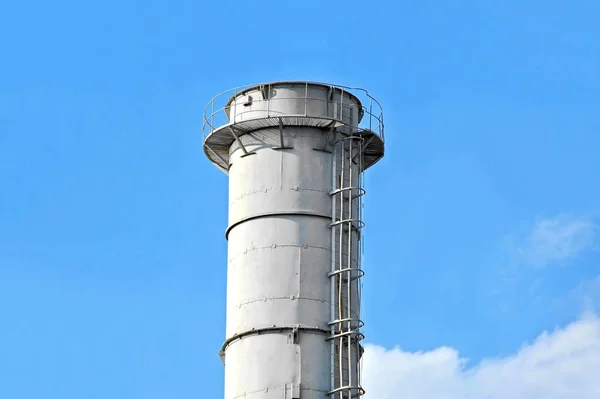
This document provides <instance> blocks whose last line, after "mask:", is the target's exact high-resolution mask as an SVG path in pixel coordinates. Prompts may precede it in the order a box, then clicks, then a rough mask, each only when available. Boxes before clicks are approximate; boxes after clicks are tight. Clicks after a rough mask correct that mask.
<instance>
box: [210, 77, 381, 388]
mask: <svg viewBox="0 0 600 399" xmlns="http://www.w3.org/2000/svg"><path fill="white" fill-rule="evenodd" d="M203 134H204V152H205V153H206V156H208V158H209V159H210V160H211V162H213V163H214V164H215V165H216V166H217V167H218V168H219V169H221V170H222V171H224V172H225V173H227V174H228V175H229V223H228V226H227V229H226V232H225V236H226V238H227V239H228V263H227V327H226V331H227V332H226V340H225V343H224V344H223V346H222V348H221V351H220V356H221V359H222V360H223V363H224V364H225V399H240V398H245V399H299V398H302V399H325V398H328V399H350V398H358V397H360V396H361V395H363V394H364V390H363V388H362V386H361V376H360V358H361V355H362V352H363V348H362V346H361V344H360V341H361V339H362V338H364V336H363V334H362V327H363V322H362V321H361V319H360V302H361V277H362V276H363V274H364V273H363V271H362V269H361V245H360V243H361V229H362V227H363V226H364V224H363V221H362V218H361V217H362V199H363V195H364V194H365V190H364V188H363V178H362V176H363V172H364V171H365V170H366V169H367V168H369V167H370V166H371V165H373V164H375V163H376V162H377V161H379V160H380V159H381V158H382V157H383V154H384V142H383V114H382V110H381V107H380V106H379V103H378V102H377V101H376V100H375V99H373V98H372V97H371V96H370V95H369V94H368V93H367V92H366V91H365V90H362V89H354V88H349V87H344V86H335V85H330V84H324V83H313V82H275V83H267V84H261V85H254V86H245V87H241V88H236V89H232V90H229V91H227V92H224V93H221V94H219V95H217V96H216V97H214V98H213V99H212V100H211V101H210V102H209V103H208V105H207V106H206V108H205V110H204V121H203Z"/></svg>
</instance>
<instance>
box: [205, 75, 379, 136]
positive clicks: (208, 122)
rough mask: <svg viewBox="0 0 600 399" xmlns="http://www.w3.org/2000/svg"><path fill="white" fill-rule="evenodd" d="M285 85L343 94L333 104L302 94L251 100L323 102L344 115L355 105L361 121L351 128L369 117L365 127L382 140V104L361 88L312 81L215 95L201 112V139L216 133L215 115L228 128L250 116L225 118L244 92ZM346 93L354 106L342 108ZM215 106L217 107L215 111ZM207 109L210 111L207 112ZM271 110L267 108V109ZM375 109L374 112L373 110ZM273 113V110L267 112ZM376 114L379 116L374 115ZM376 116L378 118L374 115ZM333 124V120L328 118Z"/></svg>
mask: <svg viewBox="0 0 600 399" xmlns="http://www.w3.org/2000/svg"><path fill="white" fill-rule="evenodd" d="M286 84H296V85H306V86H307V87H308V85H318V86H323V87H330V88H333V89H338V90H341V92H342V99H341V100H342V101H334V100H328V99H324V98H317V97H309V96H308V95H307V94H308V92H306V93H305V95H304V96H300V97H275V98H264V99H257V100H253V101H252V102H253V103H261V102H267V103H270V102H272V101H289V100H296V101H298V100H300V101H304V102H305V103H306V102H308V101H309V100H310V101H325V102H328V103H332V104H337V106H340V107H341V114H343V111H344V110H346V109H352V108H354V106H355V105H358V106H359V109H360V110H362V118H361V120H360V121H358V122H356V124H355V125H353V126H354V127H358V128H360V127H361V125H363V126H364V125H365V124H366V122H367V121H365V119H366V118H365V117H366V116H368V124H369V129H370V130H373V131H374V132H375V133H376V134H377V135H379V136H380V137H381V138H382V139H383V138H384V131H383V128H384V123H383V108H382V107H381V104H380V103H379V102H378V101H377V100H376V99H375V98H374V97H373V96H371V95H370V94H369V92H368V91H367V90H365V89H363V88H360V87H351V86H342V85H335V84H329V83H323V82H313V81H277V82H270V83H259V84H254V85H243V86H237V87H234V88H231V89H228V90H225V91H223V92H221V93H219V94H217V95H215V96H214V97H213V98H212V99H211V100H210V101H209V102H208V103H207V104H206V106H205V107H204V112H203V123H202V131H203V136H204V138H205V139H206V137H208V136H209V135H210V134H211V133H212V132H213V131H214V130H215V129H217V128H218V127H217V126H215V119H216V117H217V115H218V114H219V113H220V112H223V113H224V115H225V118H226V119H227V121H224V122H225V123H224V124H223V125H227V124H230V123H236V122H235V117H236V116H237V115H242V114H244V113H246V112H252V110H249V111H244V112H241V113H236V114H235V115H233V118H232V119H230V118H231V115H228V112H227V111H229V110H230V109H231V108H232V102H234V100H235V97H237V96H239V95H241V94H243V93H244V92H245V91H247V90H250V89H260V88H261V87H272V86H278V85H286ZM354 91H360V92H362V95H364V96H366V99H368V101H369V108H367V106H366V104H365V103H364V98H361V97H360V96H359V95H357V94H356V93H354ZM346 93H348V94H349V95H350V96H352V97H354V98H355V99H356V100H357V104H352V105H348V104H344V103H343V94H346ZM222 103H224V105H221V104H222ZM215 105H216V106H217V107H216V108H215ZM236 106H237V105H236V104H235V103H234V104H233V107H234V108H235V107H236ZM209 107H210V110H209ZM269 108H270V106H269ZM373 108H375V109H373ZM270 111H273V110H270ZM377 111H378V112H377ZM377 114H378V115H377ZM290 116H304V117H311V115H290ZM312 116H314V117H319V116H318V115H312ZM270 117H271V116H270V115H269V110H267V118H270ZM342 117H343V115H340V117H339V119H340V122H342V123H344V124H347V123H346V122H344V121H343V120H342ZM331 119H332V120H333V119H334V118H331ZM374 121H375V125H376V126H375V127H374V128H373V126H372V125H373V122H374ZM207 126H208V132H207V129H206V128H207Z"/></svg>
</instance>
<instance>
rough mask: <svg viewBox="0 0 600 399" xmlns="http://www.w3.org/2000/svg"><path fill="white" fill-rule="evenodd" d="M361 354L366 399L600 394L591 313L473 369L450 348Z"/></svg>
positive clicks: (598, 340)
mask: <svg viewBox="0 0 600 399" xmlns="http://www.w3.org/2000/svg"><path fill="white" fill-rule="evenodd" d="M363 359H364V365H363V366H364V386H365V388H366V390H367V395H366V398H367V399H368V398H377V399H398V398H411V399H479V398H487V399H542V398H543V399H573V398H577V399H597V398H600V379H598V375H600V319H599V318H598V317H597V316H595V315H594V314H587V315H585V316H584V317H582V318H581V319H580V320H578V321H576V322H574V323H572V324H570V325H568V326H566V327H565V328H563V329H559V330H556V331H553V332H550V333H548V332H544V333H542V334H541V335H540V336H539V337H538V338H537V339H536V340H535V341H534V342H533V343H530V344H527V345H524V346H523V347H522V348H521V349H520V350H518V351H517V352H516V353H514V354H513V355H511V356H508V357H504V358H496V359H486V360H483V361H482V362H480V363H479V364H478V365H476V366H475V367H472V368H468V367H466V361H465V359H462V358H461V357H460V356H459V353H458V351H457V350H455V349H453V348H448V347H441V348H438V349H435V350H432V351H429V352H405V351H403V350H401V349H399V348H396V349H391V350H388V349H385V348H383V347H380V346H376V345H367V346H366V348H365V354H364V358H363Z"/></svg>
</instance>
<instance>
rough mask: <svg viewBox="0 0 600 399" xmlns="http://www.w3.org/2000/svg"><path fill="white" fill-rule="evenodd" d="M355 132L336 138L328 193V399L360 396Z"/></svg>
mask: <svg viewBox="0 0 600 399" xmlns="http://www.w3.org/2000/svg"><path fill="white" fill-rule="evenodd" d="M363 141H364V139H363V138H362V137H361V136H359V135H349V136H342V137H341V138H339V139H338V138H334V142H333V143H334V144H333V161H332V180H333V187H332V190H331V192H330V193H329V195H330V196H331V201H332V207H331V209H332V216H331V224H330V227H331V239H332V252H331V259H332V260H331V272H330V273H329V274H328V277H329V278H330V286H331V320H330V322H329V326H330V329H331V333H330V336H329V337H328V340H329V341H330V345H331V346H330V350H331V356H330V358H331V369H330V372H331V390H330V391H329V398H330V399H350V398H359V397H360V396H362V395H364V393H365V391H364V389H363V388H362V386H361V384H360V380H361V376H360V367H359V362H360V356H361V354H362V347H361V345H360V341H361V340H362V339H363V338H364V335H363V333H362V332H361V329H362V327H363V326H364V323H363V321H362V320H361V319H360V300H361V298H360V297H361V284H360V281H359V280H360V279H361V278H362V277H363V276H364V272H363V270H362V269H361V263H360V262H361V259H360V256H361V246H360V244H361V243H360V230H361V229H362V227H363V226H364V223H363V221H362V198H363V196H364V195H365V193H366V191H365V189H364V188H363V187H362V173H361V172H362V170H363V169H362V166H363V165H362V162H363V157H362V151H363Z"/></svg>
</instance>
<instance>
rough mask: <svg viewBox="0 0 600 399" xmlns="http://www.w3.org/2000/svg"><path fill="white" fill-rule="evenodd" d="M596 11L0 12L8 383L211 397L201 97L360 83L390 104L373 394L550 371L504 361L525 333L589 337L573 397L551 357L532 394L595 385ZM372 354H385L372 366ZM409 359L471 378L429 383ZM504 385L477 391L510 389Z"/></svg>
mask: <svg viewBox="0 0 600 399" xmlns="http://www.w3.org/2000/svg"><path fill="white" fill-rule="evenodd" d="M599 13H600V4H598V3H597V2H594V1H591V0H590V1H584V0H573V1H571V2H559V1H544V2H542V1H537V0H536V1H534V0H529V1H513V0H508V1H504V2H487V1H474V0H466V1H462V2H445V3H443V2H434V1H428V0H422V1H412V0H411V1H402V2H394V1H376V2H369V3H364V2H358V1H346V2H341V1H333V2H328V3H327V4H320V3H319V2H317V1H313V0H306V1H303V2H283V1H262V2H242V1H230V2H227V3H226V4H224V3H218V2H210V3H206V2H200V1H180V0H173V1H169V2H167V1H143V2H142V1H120V2H116V1H111V0H108V1H104V2H99V3H89V2H88V3H85V2H75V1H64V0H57V1H54V2H40V1H22V2H9V3H7V4H5V5H3V6H2V11H1V12H0V54H2V62H1V63H0V320H2V322H1V323H0V397H6V398H14V399H21V398H27V399H29V398H32V399H33V398H40V397H44V398H57V399H58V398H60V399H79V398H88V399H94V398H99V399H100V398H101V399H104V398H108V397H111V398H116V399H117V398H118V399H120V398H123V399H163V398H165V399H171V398H192V397H206V398H218V397H222V392H223V387H222V384H223V378H222V376H223V367H222V364H221V362H220V360H219V358H218V356H217V352H218V350H219V348H220V345H221V343H222V342H223V340H224V330H225V328H224V327H225V325H224V322H225V315H224V311H225V284H226V281H225V278H226V241H225V238H224V230H225V225H226V220H227V209H226V206H227V180H226V176H225V175H223V174H222V173H220V172H218V171H217V169H215V168H214V167H213V166H212V165H211V164H210V163H209V162H208V161H207V160H206V159H205V158H204V155H203V152H202V146H201V120H202V114H201V113H202V109H203V107H204V105H205V103H206V102H208V100H209V99H210V98H211V97H212V96H213V95H214V94H216V93H218V92H221V91H223V90H225V89H228V88H230V87H233V86H237V85H240V84H247V83H257V82H263V81H272V80H279V79H310V80H319V81H328V82H333V83H338V84H344V85H349V86H361V87H365V88H367V89H368V90H369V92H371V93H372V94H373V95H374V96H375V97H376V98H377V99H378V100H379V101H380V102H381V103H382V105H383V107H384V111H385V117H386V140H387V142H386V156H385V158H384V159H383V160H382V161H381V162H380V163H379V164H378V165H376V166H375V167H374V168H373V169H372V170H370V171H369V172H368V174H367V190H368V196H367V199H366V201H367V202H366V212H365V219H366V222H367V228H366V235H365V237H366V253H365V256H364V261H365V264H364V267H365V269H366V272H367V276H366V278H365V293H364V295H365V302H364V305H365V306H364V312H365V313H364V315H365V319H366V330H365V332H366V335H367V342H368V343H369V345H370V346H369V347H368V349H367V356H368V358H367V361H366V364H365V368H367V369H369V370H372V372H371V374H369V372H368V371H367V372H366V376H365V379H367V381H365V385H366V387H367V390H369V388H371V390H370V392H371V395H374V393H377V395H375V396H372V397H373V399H374V398H375V397H379V398H383V399H396V398H399V397H400V396H398V395H400V393H402V392H404V393H406V394H410V395H412V397H413V398H416V399H429V398H433V397H436V398H439V397H441V396H440V395H439V392H442V391H441V389H442V388H443V392H445V394H446V395H449V396H446V397H448V398H455V397H456V398H458V397H460V398H463V397H468V398H471V397H477V395H479V397H481V395H483V394H489V392H488V391H485V389H490V388H489V387H491V386H495V385H494V384H493V383H491V382H490V378H491V377H489V375H495V374H494V372H493V370H494V369H493V367H494V366H493V365H494V364H496V363H497V367H500V368H501V369H502V370H510V373H512V374H510V375H511V376H513V377H514V381H516V382H515V383H514V384H516V385H515V386H520V385H518V378H517V377H515V376H519V375H522V374H523V373H527V372H531V373H534V374H535V373H537V372H538V371H539V370H537V369H535V367H533V366H532V367H533V368H531V369H527V368H525V369H521V368H516V366H514V367H513V366H510V365H511V364H516V363H515V362H517V363H519V362H518V361H515V362H513V363H511V361H512V360H514V359H517V360H519V359H522V357H523V358H524V359H525V360H523V361H522V363H527V364H530V363H531V362H530V360H531V356H533V355H532V353H538V352H536V351H542V352H544V353H545V354H546V355H548V354H552V353H555V352H556V353H559V354H561V355H560V356H564V354H565V353H567V354H568V353H577V355H574V357H572V358H569V359H570V360H569V363H568V365H569V367H570V370H571V372H572V373H575V374H574V375H576V376H577V377H578V378H580V379H583V380H582V381H583V382H582V381H580V384H579V386H580V389H581V390H582V391H581V392H579V391H568V390H564V389H563V390H561V385H560V384H561V383H562V382H561V381H567V380H568V378H570V377H569V376H571V375H570V374H569V375H565V371H564V370H563V369H561V368H560V367H558V366H557V368H556V370H555V369H552V370H550V371H548V370H546V371H547V373H546V374H544V376H546V377H547V381H548V383H547V384H546V385H548V387H549V388H547V389H548V390H549V391H552V394H553V395H555V396H549V395H550V394H549V393H548V392H544V391H543V390H542V388H540V386H542V385H544V384H542V383H539V384H538V385H539V386H538V385H536V386H534V387H533V388H532V387H528V388H527V389H529V390H527V389H525V388H523V389H522V390H520V391H519V392H521V393H522V392H527V393H528V395H529V396H526V397H529V398H532V397H533V398H538V397H539V398H549V397H552V398H562V397H565V398H567V397H569V398H571V397H578V398H582V399H585V398H587V397H588V396H585V395H595V394H597V393H598V392H599V390H600V387H599V386H598V383H595V382H594V380H595V377H593V375H598V373H600V363H599V361H598V360H594V359H596V358H598V359H600V356H596V355H600V354H598V353H597V352H598V349H597V348H598V347H599V346H600V322H599V321H598V318H597V316H595V310H597V306H598V304H600V302H599V300H600V267H599V261H600V255H599V252H598V248H599V247H598V243H599V238H600V236H598V226H599V224H598V223H599V220H600V219H599V218H598V216H599V215H600V214H599V212H600V208H599V205H598V204H600V189H599V188H598V187H599V186H598V184H597V180H598V177H597V175H598V170H600V157H599V156H598V155H597V154H598V153H599V151H600V135H599V134H598V131H599V129H600V112H598V109H599V107H600V94H599V93H600V69H599V68H600V44H599V42H598V37H600V28H599V27H598V26H597V16H598V15H599ZM544 331H547V332H548V333H547V334H546V335H543V332H544ZM545 339H546V340H548V342H547V341H544V340H545ZM564 342H567V343H571V344H573V345H581V347H576V348H567V349H564V347H563V346H561V345H563V343H564ZM552 345H555V346H552ZM556 345H558V347H560V348H562V349H560V350H559V349H557V350H556V351H552V350H546V349H547V348H555V347H557V346H556ZM567 346H568V345H567ZM540 348H542V349H540ZM543 348H546V349H543ZM594 348H595V349H594ZM563 349H564V350H563ZM594 351H596V352H594ZM582 353H586V354H588V357H587V358H586V357H584V358H581V357H580V356H583V355H581V354H582ZM375 355H377V356H380V358H383V356H388V359H389V362H390V366H389V367H387V368H386V369H385V370H379V371H378V373H375V370H376V369H377V367H376V365H373V364H375V363H377V362H376V361H375V360H374V359H376V358H377V357H376V356H375ZM520 356H521V357H520ZM528 356H530V357H528ZM548 356H549V355H548ZM557 356H558V355H557ZM407 359H408V360H407ZM423 359H425V360H423ZM432 359H433V360H432ZM440 359H441V360H440ZM460 359H468V360H465V362H466V363H464V362H463V360H460ZM511 359H512V360H511ZM552 359H553V360H556V359H558V357H555V358H552ZM560 359H563V358H562V357H560ZM438 360H439V361H438ZM563 360H564V359H563ZM393 362H396V363H395V364H397V365H398V368H397V370H396V369H394V367H393V366H392V365H391V363H393ZM403 362H405V363H403ZM420 362H421V363H420ZM422 362H424V364H427V365H428V366H427V367H433V368H431V369H428V368H423V367H422ZM494 362H496V363H494ZM463 363H464V364H463ZM534 363H535V362H534ZM551 363H552V362H551ZM555 363H556V362H555ZM489 364H492V366H489ZM519 364H521V363H519ZM563 364H564V363H563ZM432 365H433V366H432ZM486 365H487V366H486ZM438 366H439V368H436V367H438ZM486 367H487V368H486ZM490 367H491V368H490ZM502 367H504V368H502ZM510 367H513V368H510ZM377 370H378V369H377ZM407 370H408V371H407ZM411 370H412V372H414V373H416V375H421V376H422V375H428V376H439V375H446V374H447V375H452V376H457V377H456V378H454V377H448V379H441V380H436V379H434V380H435V381H438V383H439V384H438V385H435V384H434V385H433V386H434V388H431V386H432V384H431V381H432V380H428V379H426V380H423V381H422V382H419V379H418V378H416V379H415V378H412V379H411V380H410V381H408V380H406V379H403V377H402V376H404V375H412V374H410V371H411ZM415 370H416V371H415ZM419 370H423V372H422V373H420V372H419ZM386 373H387V374H386ZM440 373H441V374H440ZM444 373H446V374H444ZM507 373H508V372H507ZM561 373H562V374H561ZM586 373H587V374H586ZM535 375H538V374H535ZM546 377H545V378H546ZM571 377H572V376H571ZM378 378H379V379H378ZM440 378H441V377H440ZM444 378H445V377H444ZM507 380H509V378H508V377H507ZM409 383H412V385H411V386H410V389H408V388H406V387H407V384H409ZM419 383H420V384H421V385H418V384H419ZM514 384H513V385H514ZM552 384H554V385H552ZM556 384H558V386H557V385H556ZM565 384H566V382H565ZM586 384H587V385H586ZM435 387H438V388H439V389H440V391H439V392H438V391H431V389H438V388H435ZM481 387H487V388H481ZM584 388H585V389H584ZM519 389H520V388H519ZM536 389H537V390H536ZM378 390H379V391H378ZM498 391H499V390H495V391H494V393H493V394H489V395H490V396H486V397H489V398H492V399H496V398H498V399H504V398H509V397H510V398H520V397H519V396H518V394H515V392H508V393H506V392H504V393H503V392H500V393H498ZM449 392H450V393H449ZM565 392H566V393H565ZM563 394H564V395H565V396H560V395H563ZM386 395H387V396H386ZM452 395H457V396H452ZM458 395H467V396H458ZM468 395H474V396H468ZM494 395H495V396H494ZM502 395H506V396H502ZM536 395H537V396H536ZM569 395H571V396H569ZM573 395H575V396H573ZM599 395H600V394H599ZM367 397H369V395H368V396H367ZM589 397H590V398H591V397H592V396H589ZM593 397H596V398H597V397H598V396H593Z"/></svg>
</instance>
